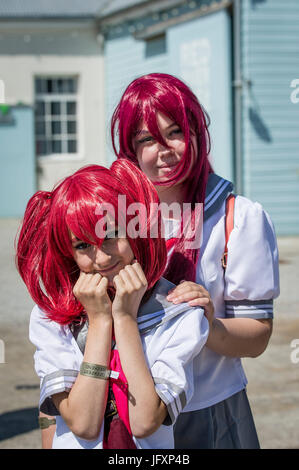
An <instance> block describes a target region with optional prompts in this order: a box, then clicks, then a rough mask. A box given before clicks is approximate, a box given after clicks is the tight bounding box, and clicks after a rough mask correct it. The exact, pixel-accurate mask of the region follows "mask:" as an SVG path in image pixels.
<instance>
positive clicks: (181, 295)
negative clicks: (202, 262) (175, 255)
mask: <svg viewBox="0 0 299 470" xmlns="http://www.w3.org/2000/svg"><path fill="white" fill-rule="evenodd" d="M167 300H169V301H170V302H173V303H174V304H179V303H181V302H188V304H189V305H190V307H197V306H198V305H199V306H200V307H203V308H204V311H205V316H206V318H207V320H208V322H209V326H210V328H211V327H212V323H213V320H214V305H213V302H212V300H211V297H210V294H209V293H208V291H207V290H206V289H205V288H204V287H203V286H201V285H200V284H196V282H191V281H181V283H180V284H179V285H178V286H176V287H174V288H173V289H171V290H170V291H169V292H168V296H167Z"/></svg>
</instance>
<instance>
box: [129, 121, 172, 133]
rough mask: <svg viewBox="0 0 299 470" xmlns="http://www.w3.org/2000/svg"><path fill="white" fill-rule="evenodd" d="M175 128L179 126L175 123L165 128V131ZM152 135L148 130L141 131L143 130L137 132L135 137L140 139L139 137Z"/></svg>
mask: <svg viewBox="0 0 299 470" xmlns="http://www.w3.org/2000/svg"><path fill="white" fill-rule="evenodd" d="M173 126H178V127H179V125H178V124H177V123H176V122H173V123H172V124H169V126H167V127H165V130H168V129H170V128H171V127H173ZM150 133H151V132H150V131H149V130H148V129H141V130H138V131H136V134H135V137H138V136H140V135H143V134H150Z"/></svg>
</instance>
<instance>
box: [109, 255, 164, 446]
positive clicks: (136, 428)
mask: <svg viewBox="0 0 299 470" xmlns="http://www.w3.org/2000/svg"><path fill="white" fill-rule="evenodd" d="M114 283H115V286H116V295H115V299H114V301H113V304H112V315H113V321H114V332H115V340H116V343H117V347H118V350H119V356H120V359H121V364H122V368H123V371H124V373H125V375H126V378H127V381H128V388H129V419H130V426H131V430H132V433H133V435H134V436H135V437H137V438H144V437H147V436H149V435H151V434H152V433H153V432H155V431H156V430H157V429H158V428H159V427H160V425H161V424H162V423H163V421H164V420H165V418H166V416H167V409H166V406H165V404H164V403H163V401H162V400H161V399H160V397H159V396H158V394H157V392H156V390H155V384H154V381H153V378H152V376H151V373H150V371H149V369H148V366H147V363H146V360H145V357H144V353H143V348H142V344H141V339H140V335H139V330H138V326H137V320H136V317H137V311H138V308H139V304H140V302H141V299H142V297H143V295H144V293H145V291H146V288H147V281H146V278H145V276H144V274H143V271H142V268H141V266H140V265H139V264H138V263H135V264H133V265H128V266H126V268H125V269H123V270H121V271H120V273H119V275H118V276H116V277H115V278H114Z"/></svg>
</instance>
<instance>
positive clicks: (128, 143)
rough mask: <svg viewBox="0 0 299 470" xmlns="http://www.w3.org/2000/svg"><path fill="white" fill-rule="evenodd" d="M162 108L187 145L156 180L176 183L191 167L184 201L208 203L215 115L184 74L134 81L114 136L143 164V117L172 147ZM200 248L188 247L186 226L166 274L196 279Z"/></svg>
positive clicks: (123, 154) (119, 151)
mask: <svg viewBox="0 0 299 470" xmlns="http://www.w3.org/2000/svg"><path fill="white" fill-rule="evenodd" d="M157 112H161V113H163V114H164V115H165V116H167V117H169V118H170V119H171V120H173V121H174V122H175V123H176V124H177V125H178V126H180V128H181V129H182V132H183V133H184V138H185V143H186V146H185V152H184V155H183V157H182V159H181V162H180V163H179V164H178V167H177V168H175V169H174V171H173V172H171V174H170V176H169V179H168V180H167V181H166V182H163V183H161V182H153V183H154V184H159V185H169V184H174V183H177V182H178V181H179V180H180V179H182V178H183V177H184V176H185V175H186V174H187V173H188V172H189V175H188V176H187V178H186V179H185V181H184V188H185V194H184V202H186V203H191V204H192V207H193V208H194V206H195V203H202V204H204V199H205V193H206V185H207V180H208V176H209V173H212V172H213V169H212V167H211V165H210V163H209V160H208V155H209V153H210V136H209V131H208V126H209V118H208V115H207V113H206V112H205V110H204V109H203V107H202V106H201V105H200V103H199V101H198V99H197V97H196V96H195V95H194V93H193V92H192V91H191V90H190V88H189V87H188V86H187V85H186V84H185V83H184V82H182V81H181V80H179V79H178V78H176V77H174V76H172V75H168V74H162V73H152V74H149V75H144V76H142V77H139V78H137V79H136V80H134V81H133V82H132V83H130V85H129V86H128V87H127V89H126V90H125V92H124V94H123V96H122V98H121V100H120V102H119V104H118V106H117V107H116V109H115V111H114V113H113V116H112V122H111V137H112V144H113V148H114V151H115V153H116V155H117V157H118V158H127V159H129V160H131V161H133V162H135V164H137V165H138V161H137V158H136V153H135V149H134V137H135V135H136V134H137V132H138V128H139V126H140V125H141V123H142V122H144V123H145V124H146V125H147V127H148V129H149V131H150V133H151V134H152V135H153V136H154V138H155V139H156V140H157V141H158V142H160V143H161V144H163V145H165V146H166V147H167V144H166V142H164V140H163V137H162V136H161V134H160V131H159V127H158V124H157ZM191 133H194V134H195V135H196V142H197V154H196V155H195V163H194V164H193V167H192V171H190V165H191V164H192V142H191V136H190V134H191ZM117 137H118V145H117V142H116V140H117ZM117 147H118V148H117ZM202 216H203V212H202ZM193 219H194V217H193ZM193 222H194V220H193ZM198 253H199V252H198V250H194V249H192V250H188V249H187V248H186V243H185V238H184V232H183V231H182V236H181V237H180V238H179V239H178V241H177V244H176V246H175V248H174V251H173V255H172V257H171V259H170V262H169V264H168V268H167V272H166V273H165V277H167V278H168V279H169V280H171V281H172V282H174V283H175V284H177V283H178V282H179V281H180V280H182V279H188V280H195V265H196V262H197V258H198Z"/></svg>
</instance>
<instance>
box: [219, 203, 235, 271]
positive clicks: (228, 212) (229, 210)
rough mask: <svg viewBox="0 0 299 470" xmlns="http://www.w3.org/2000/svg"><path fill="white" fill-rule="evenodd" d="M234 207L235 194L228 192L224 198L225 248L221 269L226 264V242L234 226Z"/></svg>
mask: <svg viewBox="0 0 299 470" xmlns="http://www.w3.org/2000/svg"><path fill="white" fill-rule="evenodd" d="M234 209H235V196H234V194H230V195H229V196H228V198H227V199H226V209H225V248H224V253H223V255H222V258H221V261H222V267H223V269H225V268H226V266H227V254H228V251H227V244H228V240H229V236H230V234H231V231H232V229H233V228H234Z"/></svg>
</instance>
